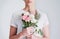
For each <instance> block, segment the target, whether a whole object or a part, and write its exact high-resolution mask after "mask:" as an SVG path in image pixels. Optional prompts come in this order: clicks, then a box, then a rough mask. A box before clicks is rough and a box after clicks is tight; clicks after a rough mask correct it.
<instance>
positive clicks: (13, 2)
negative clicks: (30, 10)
mask: <svg viewBox="0 0 60 39" xmlns="http://www.w3.org/2000/svg"><path fill="white" fill-rule="evenodd" d="M23 7H24V2H23V0H0V39H9V29H10V27H9V24H10V19H11V16H12V13H13V12H15V11H17V10H20V9H22V8H23ZM36 8H38V9H39V10H41V11H42V12H45V13H47V15H48V19H49V22H50V25H49V28H50V39H60V0H36Z"/></svg>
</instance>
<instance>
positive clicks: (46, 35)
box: [31, 25, 50, 39]
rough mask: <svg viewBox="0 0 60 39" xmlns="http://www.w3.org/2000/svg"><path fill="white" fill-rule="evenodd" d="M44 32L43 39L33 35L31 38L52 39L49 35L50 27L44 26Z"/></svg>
mask: <svg viewBox="0 0 60 39" xmlns="http://www.w3.org/2000/svg"><path fill="white" fill-rule="evenodd" d="M42 31H43V33H44V35H43V37H42V38H41V37H38V36H35V35H32V36H31V37H32V39H50V38H49V37H50V35H49V27H48V25H46V26H44V27H43V29H42Z"/></svg>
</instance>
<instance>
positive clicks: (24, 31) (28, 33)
mask: <svg viewBox="0 0 60 39" xmlns="http://www.w3.org/2000/svg"><path fill="white" fill-rule="evenodd" d="M33 32H34V28H33V27H28V28H26V29H23V30H22V33H23V35H24V36H29V35H31V34H32V33H33Z"/></svg>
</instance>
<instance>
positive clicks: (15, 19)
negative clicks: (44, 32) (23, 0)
mask: <svg viewBox="0 0 60 39" xmlns="http://www.w3.org/2000/svg"><path fill="white" fill-rule="evenodd" d="M10 26H13V27H16V28H17V16H16V14H12V17H11V21H10Z"/></svg>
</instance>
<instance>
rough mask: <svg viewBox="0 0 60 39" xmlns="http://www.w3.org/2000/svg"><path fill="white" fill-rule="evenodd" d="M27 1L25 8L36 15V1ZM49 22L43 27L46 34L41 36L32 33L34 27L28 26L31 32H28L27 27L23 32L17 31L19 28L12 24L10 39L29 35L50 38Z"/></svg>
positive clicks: (31, 37)
mask: <svg viewBox="0 0 60 39" xmlns="http://www.w3.org/2000/svg"><path fill="white" fill-rule="evenodd" d="M24 2H25V8H23V10H25V11H28V12H30V13H31V14H34V15H35V10H36V9H35V4H34V3H35V2H34V0H24ZM48 25H49V24H47V25H45V26H44V27H43V29H42V31H43V33H44V36H43V37H42V38H41V37H37V36H34V35H33V34H32V35H31V33H30V31H31V30H33V29H32V27H28V30H29V32H27V28H26V29H23V30H22V32H20V33H18V34H16V33H17V28H16V27H13V26H12V25H10V26H11V27H10V35H9V39H18V38H20V39H22V37H24V36H27V39H33V38H34V39H49V37H50V35H49V27H48Z"/></svg>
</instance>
